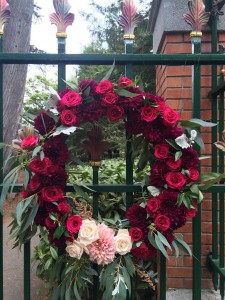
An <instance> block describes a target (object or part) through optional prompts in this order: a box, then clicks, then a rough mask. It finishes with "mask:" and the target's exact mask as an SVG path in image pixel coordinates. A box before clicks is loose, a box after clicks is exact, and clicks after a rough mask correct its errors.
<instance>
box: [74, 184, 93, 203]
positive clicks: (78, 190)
mask: <svg viewBox="0 0 225 300" xmlns="http://www.w3.org/2000/svg"><path fill="white" fill-rule="evenodd" d="M73 188H74V190H75V192H76V193H77V194H78V195H79V196H81V197H82V198H84V199H85V200H87V201H88V202H91V199H90V198H89V196H88V194H87V193H85V192H84V191H83V189H82V188H81V187H80V186H79V185H77V184H74V185H73Z"/></svg>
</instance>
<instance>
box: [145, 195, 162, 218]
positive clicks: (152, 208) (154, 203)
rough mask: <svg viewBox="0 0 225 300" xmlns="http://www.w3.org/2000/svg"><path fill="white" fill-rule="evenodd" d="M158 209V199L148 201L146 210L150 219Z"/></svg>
mask: <svg viewBox="0 0 225 300" xmlns="http://www.w3.org/2000/svg"><path fill="white" fill-rule="evenodd" d="M159 208H160V200H159V199H158V198H151V199H149V200H148V202H147V205H146V210H147V213H148V214H149V215H150V217H154V216H155V213H156V212H157V211H158V210H159Z"/></svg>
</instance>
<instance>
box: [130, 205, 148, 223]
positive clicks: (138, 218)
mask: <svg viewBox="0 0 225 300" xmlns="http://www.w3.org/2000/svg"><path fill="white" fill-rule="evenodd" d="M126 217H127V219H128V220H129V221H130V225H131V226H132V227H138V228H140V229H145V228H146V227H147V226H148V221H147V212H146V210H145V208H143V207H141V206H140V205H139V204H138V203H134V204H133V205H132V206H131V207H130V208H129V209H128V210H127V213H126Z"/></svg>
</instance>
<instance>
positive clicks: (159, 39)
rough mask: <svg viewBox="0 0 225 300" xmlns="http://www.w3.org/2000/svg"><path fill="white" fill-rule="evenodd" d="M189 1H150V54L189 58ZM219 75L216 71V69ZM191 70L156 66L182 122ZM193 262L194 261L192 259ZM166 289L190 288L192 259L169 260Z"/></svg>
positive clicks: (187, 234)
mask: <svg viewBox="0 0 225 300" xmlns="http://www.w3.org/2000/svg"><path fill="white" fill-rule="evenodd" d="M188 12H189V11H188V0H153V2H152V8H151V12H150V20H149V30H150V32H151V33H152V34H153V52H154V53H163V54H174V55H176V54H186V53H187V54H191V38H190V32H191V28H190V27H189V26H188V25H187V24H186V23H185V21H184V19H183V14H185V13H188ZM224 30H225V23H224V20H219V23H218V41H219V44H221V43H222V44H224V43H225V31H224ZM210 52H211V34H210V30H209V28H206V30H203V37H202V53H210ZM201 70H202V71H201V119H203V120H205V121H210V120H211V98H210V96H209V92H210V91H211V66H202V68H201ZM218 75H219V68H218ZM191 86H192V67H191V66H185V65H183V66H160V65H158V66H156V93H157V94H158V95H159V96H162V97H164V98H165V99H166V101H167V104H168V105H169V106H170V107H172V108H174V109H175V110H177V111H178V112H179V113H180V114H181V119H183V120H187V119H190V118H191V117H192V91H191ZM202 138H203V141H204V142H205V150H204V151H202V152H201V154H202V155H210V154H211V147H212V146H211V133H210V129H203V130H202ZM210 166H211V159H207V160H203V163H202V167H201V171H202V172H207V171H211V167H210ZM211 208H212V204H211V198H210V195H209V194H207V193H205V199H204V200H203V204H202V240H201V242H202V261H201V264H202V288H206V289H208V288H212V280H211V274H210V273H209V272H208V271H207V269H206V266H205V263H206V255H207V254H208V253H209V252H210V251H211V245H212V236H211V234H212V228H211V221H210V220H211ZM179 232H180V233H182V234H183V235H184V240H185V241H186V242H188V243H189V245H190V246H191V242H192V223H191V222H188V223H187V224H186V226H184V227H182V228H180V230H179ZM193 259H194V258H193ZM167 269H168V270H167V271H168V273H167V274H168V276H167V287H168V288H191V287H192V258H191V257H189V256H187V255H185V256H184V257H183V258H182V257H179V258H178V259H176V258H175V257H173V256H171V257H170V260H169V261H168V264H167Z"/></svg>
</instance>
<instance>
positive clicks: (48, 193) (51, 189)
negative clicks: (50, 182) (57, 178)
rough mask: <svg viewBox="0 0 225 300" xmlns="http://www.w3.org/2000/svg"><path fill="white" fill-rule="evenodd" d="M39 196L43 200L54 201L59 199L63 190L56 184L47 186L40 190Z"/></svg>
mask: <svg viewBox="0 0 225 300" xmlns="http://www.w3.org/2000/svg"><path fill="white" fill-rule="evenodd" d="M41 196H42V198H43V200H44V201H47V202H55V201H61V200H62V198H63V196H64V193H63V190H62V189H61V188H60V187H58V186H47V187H44V188H43V189H42V190H41Z"/></svg>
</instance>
